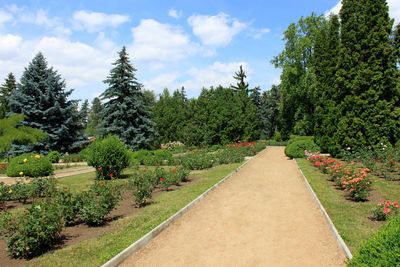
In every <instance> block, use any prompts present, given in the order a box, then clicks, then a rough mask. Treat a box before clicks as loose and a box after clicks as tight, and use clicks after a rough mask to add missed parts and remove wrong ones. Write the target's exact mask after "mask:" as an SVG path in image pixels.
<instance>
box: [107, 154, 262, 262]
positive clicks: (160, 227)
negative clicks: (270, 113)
mask: <svg viewBox="0 0 400 267" xmlns="http://www.w3.org/2000/svg"><path fill="white" fill-rule="evenodd" d="M264 150H265V149H264ZM264 150H263V151H264ZM261 152H262V151H260V152H259V153H258V154H257V155H255V156H254V157H257V156H258V155H259V154H260V153H261ZM252 158H253V157H252ZM250 160H251V158H250V159H249V160H247V161H246V162H244V163H243V164H242V165H240V166H239V167H238V168H237V169H236V170H234V171H233V172H231V173H230V174H228V175H227V176H226V177H224V178H223V179H222V180H220V181H219V182H217V183H216V184H215V185H213V186H212V187H210V188H209V189H207V191H205V192H204V193H203V194H201V195H200V196H198V197H197V198H196V199H194V200H193V201H192V202H190V203H189V204H187V205H186V206H185V207H183V208H182V209H181V210H179V211H178V212H177V213H175V214H174V215H172V216H171V217H169V218H168V219H167V220H166V221H164V222H162V223H161V224H159V225H158V226H157V227H156V228H154V229H153V230H151V231H150V232H149V233H147V234H146V235H144V236H143V237H142V238H140V239H139V240H137V241H136V242H135V243H133V244H131V245H130V246H129V247H127V248H126V249H124V250H123V251H121V252H120V253H119V254H117V255H116V256H114V257H113V258H112V259H110V260H109V261H108V262H106V263H105V264H103V265H102V266H101V267H116V266H118V265H119V264H121V263H122V262H123V261H124V260H126V259H127V258H129V257H130V256H131V255H133V253H135V252H136V251H138V250H139V249H141V248H142V247H144V246H145V245H146V244H148V243H149V242H150V241H151V240H152V239H154V238H155V237H156V236H157V235H159V234H160V233H161V232H162V231H163V230H165V229H166V228H168V227H169V226H170V225H171V224H173V223H174V222H176V221H177V220H178V219H179V218H180V217H181V216H182V215H183V214H185V213H186V212H188V211H189V210H190V209H191V208H192V207H194V206H195V205H196V204H197V203H198V202H199V201H200V200H201V199H203V198H204V197H205V196H207V195H208V194H210V193H211V192H212V191H214V189H216V188H217V187H218V186H219V185H220V184H221V183H223V182H224V181H226V180H227V179H229V178H230V177H231V176H232V175H233V174H235V173H236V172H238V171H239V170H240V169H241V168H242V167H244V166H245V165H246V164H247V163H248V162H250Z"/></svg>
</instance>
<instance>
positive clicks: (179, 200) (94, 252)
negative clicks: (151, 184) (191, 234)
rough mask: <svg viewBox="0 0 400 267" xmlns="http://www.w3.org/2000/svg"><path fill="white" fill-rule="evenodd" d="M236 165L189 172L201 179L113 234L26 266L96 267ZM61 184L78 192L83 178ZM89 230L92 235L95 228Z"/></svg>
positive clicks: (161, 197) (163, 197) (130, 219)
mask: <svg viewBox="0 0 400 267" xmlns="http://www.w3.org/2000/svg"><path fill="white" fill-rule="evenodd" d="M240 165H241V163H237V164H227V165H219V166H215V167H213V168H211V169H208V170H203V171H196V172H191V174H190V175H191V176H193V175H195V176H200V177H201V178H200V179H198V180H197V181H196V182H195V183H193V184H190V185H188V186H185V187H182V188H179V189H177V190H175V191H169V192H165V193H163V194H161V195H159V196H158V197H157V198H156V199H155V200H154V202H153V203H152V204H151V205H149V206H146V207H144V208H142V210H141V211H140V212H139V213H137V214H135V215H132V216H130V217H127V218H123V219H121V220H119V221H118V222H117V224H118V230H117V231H115V232H112V233H109V234H105V235H103V236H101V237H99V238H96V239H92V240H87V241H84V242H82V243H80V244H76V245H72V246H70V247H67V248H64V249H61V250H57V251H53V252H50V253H47V254H45V255H43V256H41V257H39V258H38V259H37V260H35V262H32V263H30V264H29V266H100V265H101V264H103V263H105V262H107V261H108V260H109V259H111V258H112V257H114V256H115V255H117V254H118V253H119V252H121V251H122V250H123V249H125V248H126V247H128V246H129V245H131V244H132V243H133V242H135V241H136V240H138V239H140V238H141V237H142V236H143V235H145V234H146V233H148V232H149V231H150V230H151V229H153V228H154V227H156V226H157V225H159V224H160V223H161V222H163V221H164V220H166V219H167V218H169V217H170V216H171V215H173V214H174V213H176V212H177V211H178V210H180V209H181V208H183V207H184V206H185V205H186V204H188V203H189V202H191V201H192V200H193V199H195V198H196V197H197V196H199V195H200V194H201V193H203V192H204V191H206V190H207V189H208V188H210V187H211V186H212V185H214V184H215V183H217V182H218V181H220V180H221V179H222V178H224V177H225V176H226V175H228V174H229V173H231V172H232V171H234V170H236V169H237V168H238V167H239V166H240ZM86 175H87V176H86V179H87V180H89V181H86V183H88V184H89V185H90V184H91V183H92V181H91V180H92V179H93V178H94V176H90V174H86ZM93 175H94V174H93ZM61 180H62V179H60V182H62V183H63V184H64V185H67V184H68V185H69V186H71V187H72V186H73V187H76V188H79V186H78V185H77V184H78V183H80V182H82V181H84V180H85V178H84V175H77V177H75V178H74V177H73V178H72V179H71V180H68V178H65V180H64V181H61ZM67 180H68V181H67ZM93 230H94V231H96V229H95V228H93Z"/></svg>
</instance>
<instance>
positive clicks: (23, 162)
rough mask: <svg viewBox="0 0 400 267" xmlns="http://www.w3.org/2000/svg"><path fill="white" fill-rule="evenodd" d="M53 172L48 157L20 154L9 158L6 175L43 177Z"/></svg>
mask: <svg viewBox="0 0 400 267" xmlns="http://www.w3.org/2000/svg"><path fill="white" fill-rule="evenodd" d="M52 173H53V167H52V165H51V162H50V161H49V159H48V158H46V157H43V156H40V155H38V154H33V153H29V154H22V155H20V156H17V157H15V158H12V159H11V160H10V164H9V166H8V168H7V176H10V177H20V176H28V177H43V176H49V175H50V174H52Z"/></svg>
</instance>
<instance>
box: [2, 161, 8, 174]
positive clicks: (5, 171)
mask: <svg viewBox="0 0 400 267" xmlns="http://www.w3.org/2000/svg"><path fill="white" fill-rule="evenodd" d="M7 167H8V163H7V162H1V163H0V174H6V173H7Z"/></svg>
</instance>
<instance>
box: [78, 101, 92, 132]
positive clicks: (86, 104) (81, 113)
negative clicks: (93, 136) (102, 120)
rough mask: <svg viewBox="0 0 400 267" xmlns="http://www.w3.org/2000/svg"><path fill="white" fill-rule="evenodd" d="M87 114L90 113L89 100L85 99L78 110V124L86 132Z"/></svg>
mask: <svg viewBox="0 0 400 267" xmlns="http://www.w3.org/2000/svg"><path fill="white" fill-rule="evenodd" d="M89 112H90V108H89V100H87V99H85V101H83V103H82V106H81V108H80V110H79V116H80V120H79V123H80V124H81V125H82V129H83V130H86V128H87V124H88V120H89Z"/></svg>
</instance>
